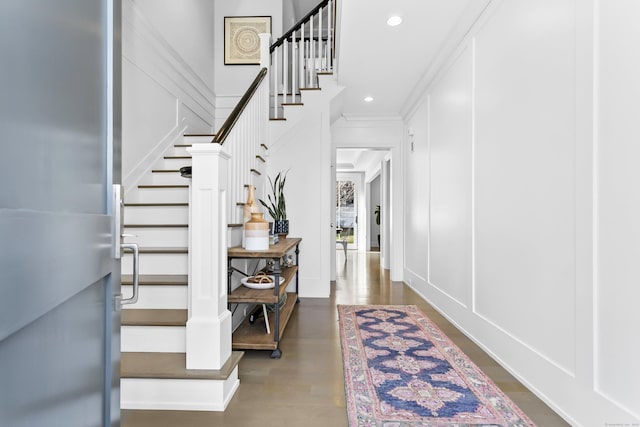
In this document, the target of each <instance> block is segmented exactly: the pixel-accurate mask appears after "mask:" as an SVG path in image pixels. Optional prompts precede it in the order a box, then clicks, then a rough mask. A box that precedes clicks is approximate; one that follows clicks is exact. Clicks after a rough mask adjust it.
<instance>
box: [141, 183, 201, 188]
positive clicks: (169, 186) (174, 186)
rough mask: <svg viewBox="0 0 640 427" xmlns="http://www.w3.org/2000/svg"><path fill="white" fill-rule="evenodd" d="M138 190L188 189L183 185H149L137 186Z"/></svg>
mask: <svg viewBox="0 0 640 427" xmlns="http://www.w3.org/2000/svg"><path fill="white" fill-rule="evenodd" d="M138 188H189V186H188V185H183V184H175V185H173V184H172V185H162V184H149V185H138Z"/></svg>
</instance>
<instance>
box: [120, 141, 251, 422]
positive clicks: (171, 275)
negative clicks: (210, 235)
mask: <svg viewBox="0 0 640 427" xmlns="http://www.w3.org/2000/svg"><path fill="white" fill-rule="evenodd" d="M211 139H212V136H185V138H184V143H182V144H177V145H175V146H173V147H171V148H170V149H169V150H167V153H165V155H164V156H163V158H162V159H161V160H160V161H158V162H157V164H156V165H155V166H154V167H153V168H152V170H151V171H150V173H149V176H148V177H146V179H145V182H144V183H142V184H140V185H139V186H138V188H136V189H135V190H133V191H131V193H129V194H127V195H126V196H125V207H124V233H125V234H127V235H132V236H127V237H125V242H131V243H137V244H138V245H139V247H140V262H139V272H140V292H139V298H138V302H137V303H136V304H133V305H128V306H125V309H123V312H122V333H121V348H122V361H121V407H122V408H123V409H165V410H166V409H173V410H214V411H221V410H224V407H225V406H226V404H227V403H228V401H229V399H230V397H231V396H232V395H233V391H234V390H235V388H237V386H238V378H237V365H238V362H239V360H240V358H241V356H242V353H240V352H234V353H233V354H232V356H231V358H229V360H228V362H227V364H225V366H223V367H222V368H221V369H219V370H202V369H198V370H189V369H186V351H187V344H186V343H187V337H186V336H187V330H186V324H187V318H188V312H187V306H188V272H189V264H188V246H189V228H188V227H189V225H188V224H189V205H188V202H189V181H190V180H188V179H185V178H183V177H181V176H180V172H179V169H180V167H182V166H187V165H191V156H190V155H189V153H188V152H187V150H186V149H187V148H188V147H191V146H192V144H198V143H210V141H211ZM132 268H133V266H132V256H131V255H130V254H125V255H124V256H123V259H122V272H123V275H122V292H123V294H124V295H125V296H128V295H131V293H132V289H131V288H132V286H131V281H132V278H131V275H130V273H131V271H132Z"/></svg>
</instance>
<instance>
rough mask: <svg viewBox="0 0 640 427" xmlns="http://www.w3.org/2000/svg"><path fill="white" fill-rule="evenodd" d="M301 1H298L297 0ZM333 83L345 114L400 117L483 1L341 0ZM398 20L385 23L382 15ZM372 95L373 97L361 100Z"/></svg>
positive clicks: (459, 36) (456, 40)
mask: <svg viewBox="0 0 640 427" xmlns="http://www.w3.org/2000/svg"><path fill="white" fill-rule="evenodd" d="M299 1H304V0H299ZM340 3H341V4H340V5H339V7H340V8H341V14H340V20H341V21H340V28H339V30H338V37H339V38H338V58H337V60H338V82H339V84H340V85H341V86H344V87H345V90H344V92H343V96H344V99H343V102H344V109H343V111H342V114H343V115H345V116H367V117H375V116H378V117H379V116H396V117H397V116H400V115H401V114H402V110H403V108H405V107H406V105H407V103H408V102H409V101H410V100H411V95H412V94H413V93H414V92H416V91H417V90H416V89H417V87H418V86H419V85H420V83H421V82H422V81H423V80H424V79H425V78H426V77H427V76H428V73H429V72H430V70H431V71H432V68H433V67H432V64H433V63H434V61H436V60H438V58H439V57H442V56H443V54H446V53H447V52H450V51H451V49H453V48H455V45H456V44H457V42H459V41H460V39H461V38H462V37H463V36H464V33H465V32H466V29H467V28H468V27H469V25H470V24H471V23H472V22H473V20H475V19H476V18H477V16H478V14H479V13H480V12H481V11H482V9H484V7H485V6H486V4H487V3H488V0H393V1H390V0H342V1H341V2H340ZM392 15H399V16H400V17H402V19H403V22H402V24H401V25H399V26H397V27H389V26H388V25H387V23H386V22H387V19H388V18H389V17H390V16H392ZM366 96H372V97H373V98H374V101H373V102H370V103H366V102H364V101H363V99H364V98H365V97H366Z"/></svg>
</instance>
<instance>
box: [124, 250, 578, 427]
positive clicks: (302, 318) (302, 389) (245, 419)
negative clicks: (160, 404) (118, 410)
mask: <svg viewBox="0 0 640 427" xmlns="http://www.w3.org/2000/svg"><path fill="white" fill-rule="evenodd" d="M336 258H337V260H336V264H337V266H338V267H337V275H336V276H337V281H336V284H335V285H333V286H332V293H331V298H329V299H303V300H301V302H300V305H299V306H298V308H297V309H296V310H295V311H294V313H293V316H292V318H291V320H290V322H289V325H288V326H287V330H286V333H285V334H284V337H283V341H282V343H281V349H282V358H281V359H279V360H274V359H271V358H270V357H269V352H266V351H247V352H245V356H244V358H243V360H242V361H241V362H240V371H239V375H240V382H241V384H240V388H239V389H238V392H237V393H236V395H235V397H234V398H233V400H232V401H231V403H230V404H229V406H228V408H227V410H226V411H225V412H224V413H215V412H172V411H130V410H124V411H122V426H123V427H151V426H153V427H169V426H171V427H178V426H180V427H204V426H208V427H212V426H221V427H222V426H223V427H248V426H255V427H276V426H278V427H280V426H304V427H327V426H330V427H342V426H346V425H347V417H346V409H345V395H344V382H343V371H342V359H341V349H340V340H339V330H338V318H337V311H336V304H414V305H417V306H418V307H419V308H420V309H421V310H422V311H423V312H424V313H425V314H426V315H427V316H428V317H429V318H431V319H432V320H433V321H434V322H435V323H436V324H437V325H438V326H439V327H440V328H441V329H442V330H443V331H444V332H445V333H446V334H447V335H448V336H449V338H451V339H452V340H453V341H454V342H455V343H456V345H458V346H459V347H460V348H461V349H462V350H463V351H464V352H465V353H466V354H467V355H468V356H469V358H471V360H473V362H474V363H476V364H477V365H478V366H479V367H480V368H481V369H482V370H483V371H484V372H485V373H486V374H487V375H488V376H489V377H490V378H491V379H492V380H493V381H494V382H495V383H496V384H497V385H498V386H499V387H500V388H502V390H503V391H504V392H505V393H506V394H507V395H508V396H509V397H510V398H511V399H512V400H513V401H514V402H515V403H516V404H517V405H518V406H520V408H521V409H522V410H523V411H524V412H525V413H526V414H527V415H528V416H529V417H530V418H531V419H532V420H533V421H534V422H535V423H536V424H538V426H540V427H555V426H566V425H568V424H567V423H566V422H564V420H562V419H561V418H560V417H559V416H557V415H556V414H555V413H554V412H553V411H552V410H551V409H549V408H548V407H547V406H546V405H545V404H544V403H543V402H542V401H540V400H539V399H538V398H537V397H536V396H534V395H533V394H532V393H530V392H529V391H528V390H527V389H526V388H525V387H524V386H522V385H521V384H520V383H519V382H518V381H517V380H516V379H515V378H513V377H512V376H511V375H510V374H509V373H508V372H506V371H505V370H504V369H502V368H501V367H500V366H498V365H497V364H496V363H495V362H494V361H493V360H492V359H491V358H490V357H489V356H487V355H486V353H484V352H483V351H482V350H481V349H480V348H479V347H478V346H476V345H475V344H474V343H473V342H471V341H470V340H469V339H468V338H466V337H465V336H464V335H462V334H461V333H460V332H459V331H458V330H457V329H456V328H455V327H453V326H452V325H451V324H450V323H449V322H448V321H447V320H446V319H444V318H443V317H442V316H441V315H439V314H438V313H437V312H436V311H435V310H434V309H433V308H432V307H431V306H430V305H429V304H428V303H426V302H425V301H424V300H422V299H421V298H420V297H419V296H418V295H417V294H416V293H415V292H414V291H413V290H411V289H410V288H409V287H408V286H406V285H403V284H402V283H399V282H390V280H389V275H388V271H380V267H379V253H373V252H368V253H365V252H360V251H349V252H348V254H347V259H346V261H345V257H344V253H343V252H342V250H339V251H337V255H336Z"/></svg>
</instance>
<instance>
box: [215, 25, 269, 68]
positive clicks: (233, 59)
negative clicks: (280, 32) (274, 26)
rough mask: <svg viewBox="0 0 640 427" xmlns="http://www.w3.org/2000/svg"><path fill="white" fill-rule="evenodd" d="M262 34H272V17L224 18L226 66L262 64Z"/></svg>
mask: <svg viewBox="0 0 640 427" xmlns="http://www.w3.org/2000/svg"><path fill="white" fill-rule="evenodd" d="M260 33H271V17H270V16H225V17H224V64H225V65H256V64H258V65H259V64H260V36H259V34H260Z"/></svg>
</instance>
